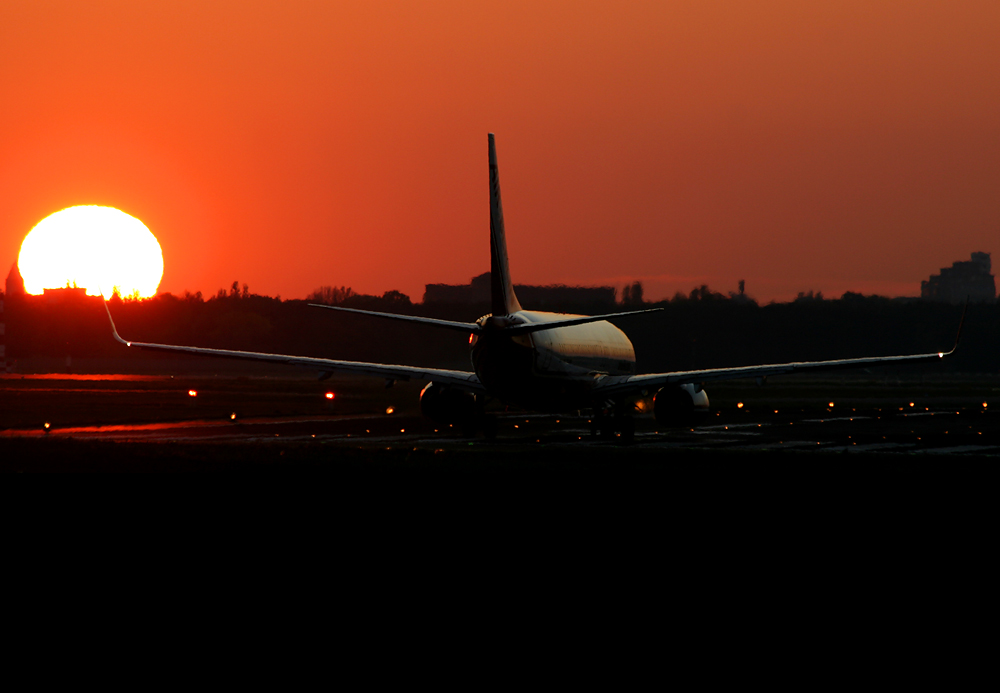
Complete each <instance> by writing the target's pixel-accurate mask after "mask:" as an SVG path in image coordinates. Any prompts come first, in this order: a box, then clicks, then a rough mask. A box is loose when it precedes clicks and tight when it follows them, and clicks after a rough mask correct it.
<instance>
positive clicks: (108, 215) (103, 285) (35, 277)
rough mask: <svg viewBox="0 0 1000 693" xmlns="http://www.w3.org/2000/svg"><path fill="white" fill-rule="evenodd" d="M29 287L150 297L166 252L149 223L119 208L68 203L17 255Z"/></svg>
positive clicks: (31, 290)
mask: <svg viewBox="0 0 1000 693" xmlns="http://www.w3.org/2000/svg"><path fill="white" fill-rule="evenodd" d="M17 267H18V271H20V273H21V277H22V278H23V279H24V290H25V291H27V292H28V293H29V294H40V293H42V292H43V291H44V290H45V289H61V288H63V287H66V286H78V287H81V288H85V289H87V293H88V294H89V295H91V296H97V295H99V294H100V293H101V292H102V291H103V292H104V294H105V295H106V296H108V297H110V296H111V293H112V292H113V291H114V290H115V289H117V290H118V293H120V294H121V295H122V296H124V297H130V296H136V295H138V296H139V298H149V297H150V296H155V295H156V288H157V287H158V286H159V284H160V279H161V278H162V277H163V253H162V252H161V251H160V244H159V243H158V242H157V240H156V237H155V236H154V235H153V233H152V232H151V231H150V230H149V229H148V228H146V225H145V224H143V223H142V222H141V221H139V220H138V219H136V218H135V217H133V216H129V215H128V214H126V213H125V212H122V211H121V210H118V209H115V208H114V207H98V206H96V205H87V206H80V207H68V208H66V209H63V210H60V211H58V212H56V213H55V214H50V215H49V216H47V217H45V218H44V219H42V220H41V221H40V222H38V224H36V225H35V227H34V228H33V229H31V231H30V232H29V233H28V235H27V236H26V237H25V239H24V242H23V243H21V252H20V254H19V255H18V258H17Z"/></svg>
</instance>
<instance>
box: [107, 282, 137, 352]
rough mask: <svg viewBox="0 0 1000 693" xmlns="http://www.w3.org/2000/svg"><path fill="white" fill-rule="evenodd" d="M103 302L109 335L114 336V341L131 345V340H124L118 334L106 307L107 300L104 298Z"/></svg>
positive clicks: (109, 310) (109, 311)
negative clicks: (108, 325)
mask: <svg viewBox="0 0 1000 693" xmlns="http://www.w3.org/2000/svg"><path fill="white" fill-rule="evenodd" d="M101 298H104V294H103V293H102V294H101ZM103 304H104V312H105V313H107V314H108V322H110V323H111V335H112V336H113V337H114V338H115V340H116V341H118V342H121V343H122V344H124V345H125V346H132V343H131V342H126V341H125V340H124V339H122V338H121V336H120V335H119V334H118V328H117V327H115V320H114V318H112V317H111V309H110V308H108V301H107V299H105V300H104V301H103Z"/></svg>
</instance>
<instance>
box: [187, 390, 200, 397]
mask: <svg viewBox="0 0 1000 693" xmlns="http://www.w3.org/2000/svg"><path fill="white" fill-rule="evenodd" d="M197 396H198V391H197V390H188V397H197Z"/></svg>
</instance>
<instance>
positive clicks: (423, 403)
mask: <svg viewBox="0 0 1000 693" xmlns="http://www.w3.org/2000/svg"><path fill="white" fill-rule="evenodd" d="M477 411H478V410H477V408H476V396H475V395H474V394H473V393H471V392H468V391H467V390H459V389H457V388H454V387H449V386H447V385H441V384H440V383H427V385H426V386H424V389H423V390H421V391H420V413H421V414H423V415H424V416H426V417H427V418H428V419H430V420H431V421H435V422H437V423H440V424H467V423H469V422H470V421H472V420H474V419H475V417H476V413H477Z"/></svg>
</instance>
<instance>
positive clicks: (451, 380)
mask: <svg viewBox="0 0 1000 693" xmlns="http://www.w3.org/2000/svg"><path fill="white" fill-rule="evenodd" d="M104 310H105V311H107V313H108V320H110V321H111V331H112V333H113V334H114V337H115V339H116V340H118V341H119V342H121V343H122V344H124V345H125V346H129V347H138V348H140V349H148V350H152V351H172V352H176V353H182V354H197V355H199V356H216V357H219V358H227V359H244V360H249V361H266V362H270V363H281V364H285V365H288V366H300V367H304V368H312V369H315V370H317V371H320V372H321V373H354V374H357V375H370V376H376V377H379V378H386V379H388V380H404V381H405V380H433V381H434V382H436V383H442V384H446V385H453V386H455V387H459V388H461V389H463V390H469V391H471V392H485V391H486V389H485V388H484V387H483V385H482V383H480V382H479V377H478V376H477V375H476V374H475V373H471V372H466V371H451V370H445V369H442V368H418V367H416V366H396V365H392V364H383V363H365V362H363V361H337V360H334V359H320V358H310V357H307V356H289V355H285V354H265V353H260V352H256V351H229V350H226V349H207V348H204V347H190V346H176V345H173V344H150V343H148V342H130V341H127V340H125V339H122V338H121V337H120V336H119V335H118V330H117V328H116V327H115V321H114V320H113V319H112V318H111V311H110V310H108V306H107V304H106V303H105V305H104Z"/></svg>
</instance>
